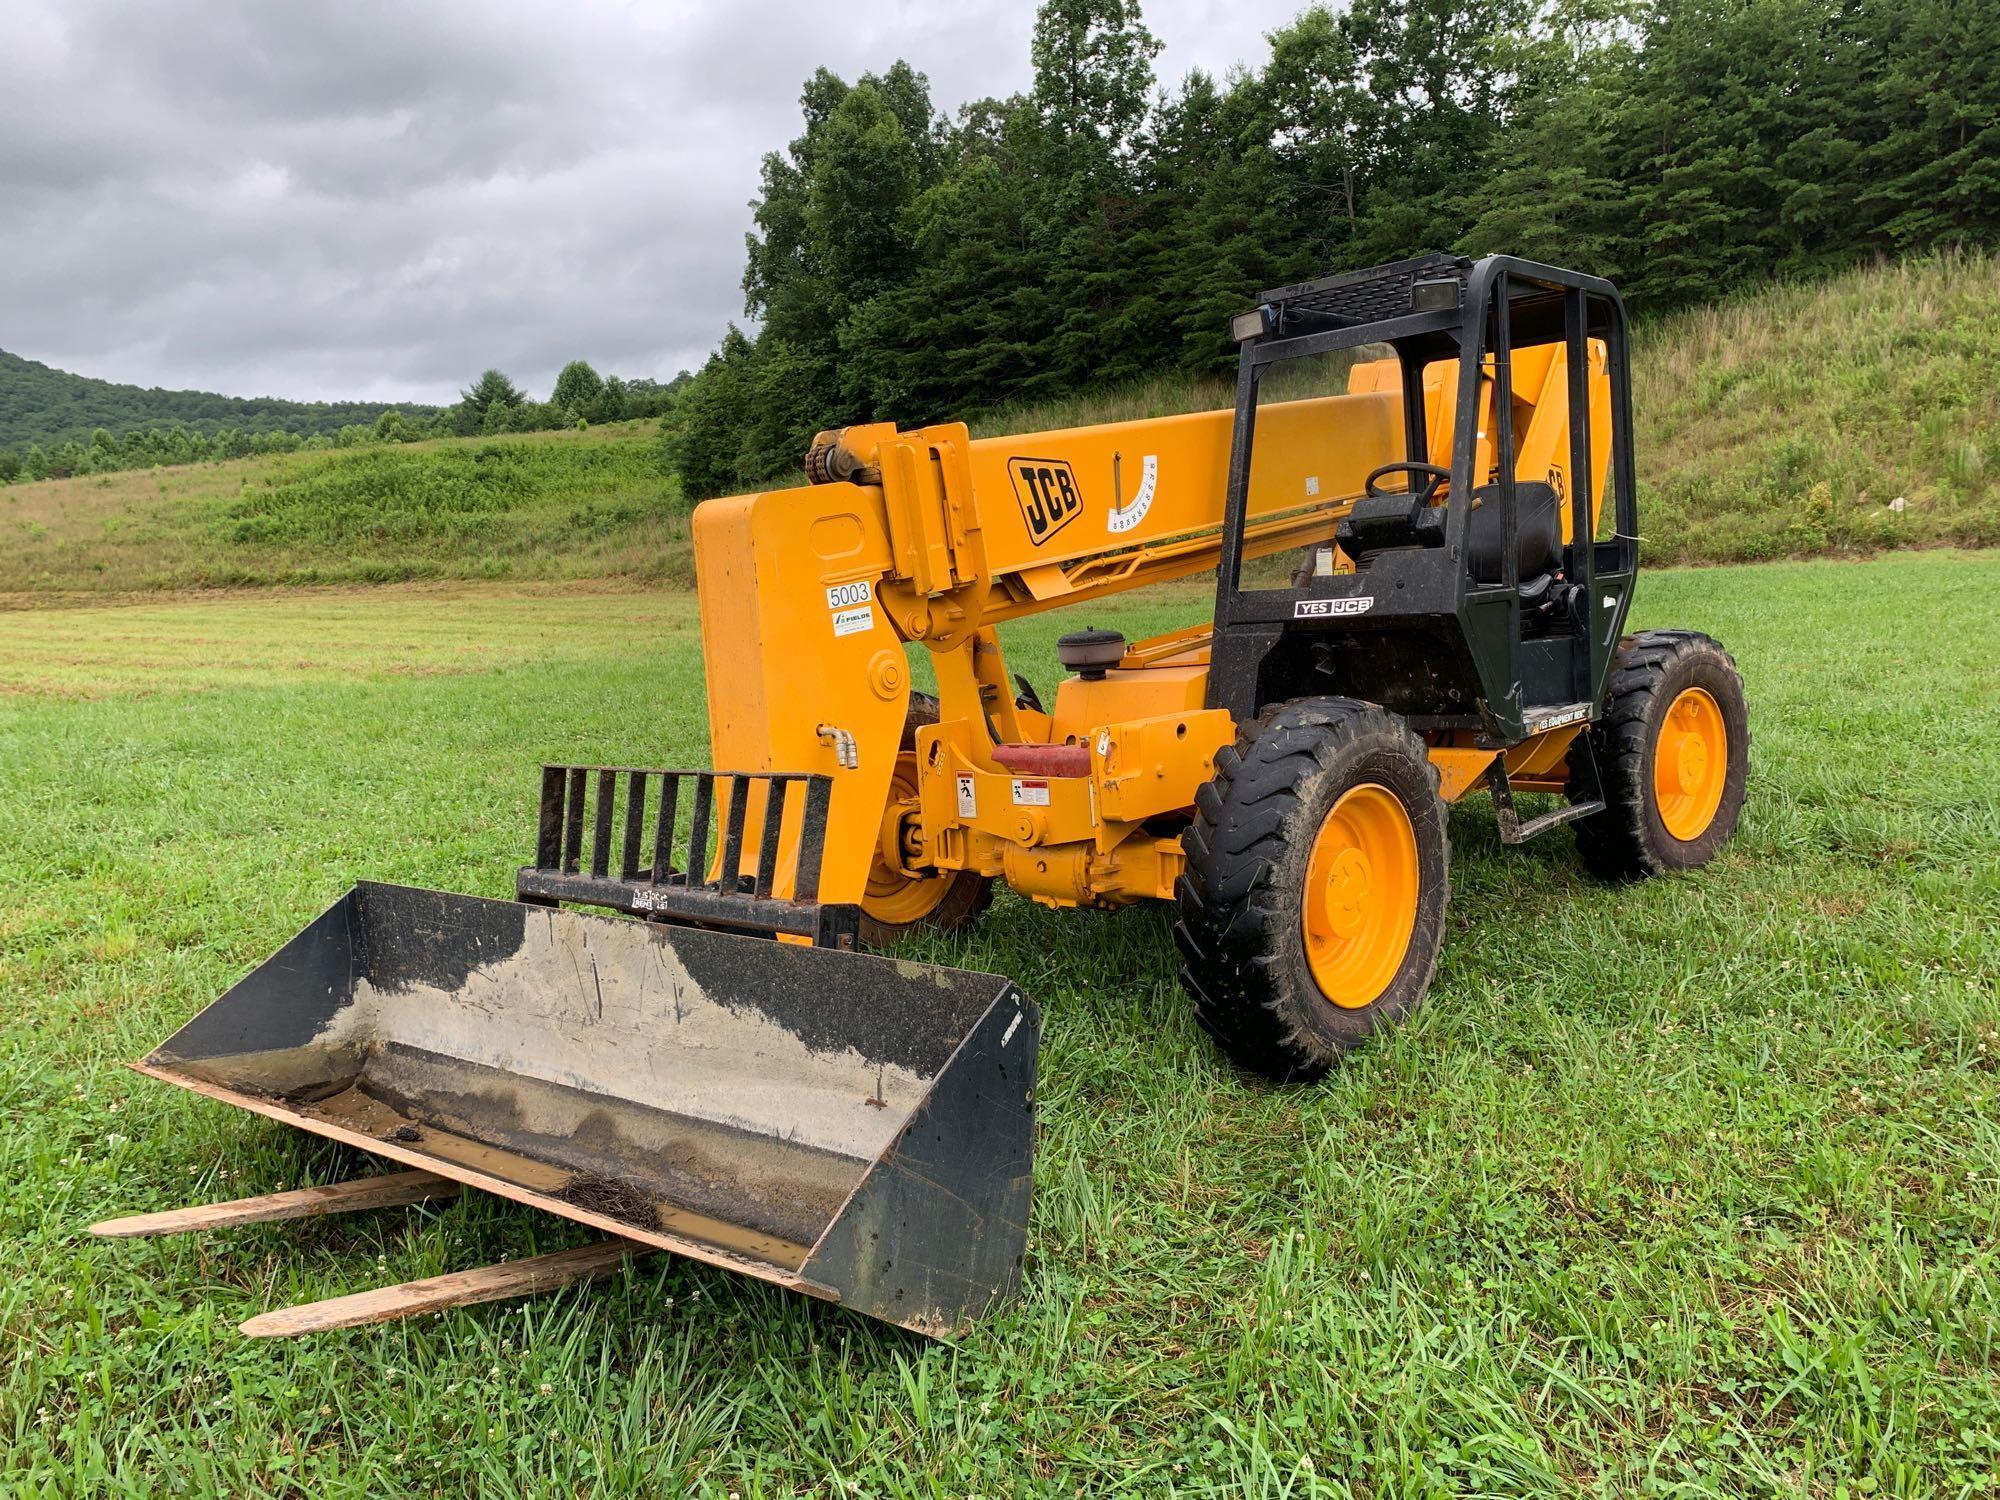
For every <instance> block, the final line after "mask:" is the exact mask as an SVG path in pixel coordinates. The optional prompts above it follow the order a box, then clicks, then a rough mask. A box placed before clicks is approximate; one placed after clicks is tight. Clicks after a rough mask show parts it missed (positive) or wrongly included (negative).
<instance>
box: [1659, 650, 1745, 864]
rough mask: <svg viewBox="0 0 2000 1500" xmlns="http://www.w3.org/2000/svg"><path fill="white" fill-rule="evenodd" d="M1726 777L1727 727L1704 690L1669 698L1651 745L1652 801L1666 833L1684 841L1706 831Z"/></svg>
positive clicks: (1727, 759)
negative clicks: (1664, 716)
mask: <svg viewBox="0 0 2000 1500" xmlns="http://www.w3.org/2000/svg"><path fill="white" fill-rule="evenodd" d="M1728 780H1729V731H1728V730H1727V729H1726V728H1725V727H1724V726H1723V722H1722V710H1721V708H1719V707H1718V706H1717V705H1716V701H1715V700H1714V699H1713V698H1711V697H1710V696H1709V695H1708V692H1707V690H1706V689H1704V688H1698V687H1692V688H1689V689H1687V690H1686V691H1685V692H1683V693H1682V694H1681V695H1680V696H1679V697H1678V698H1676V699H1674V701H1673V704H1672V705H1671V706H1670V707H1669V708H1668V709H1667V716H1666V718H1665V719H1664V720H1662V721H1661V723H1660V737H1659V740H1658V741H1657V742H1656V743H1655V744H1654V746H1653V800H1654V802H1655V803H1657V804H1658V805H1659V809H1660V822H1661V823H1662V824H1663V825H1665V827H1666V830H1667V832H1668V833H1670V834H1672V835H1673V836H1674V837H1675V838H1677V839H1679V840H1680V841H1681V842H1682V843H1686V842H1687V841H1688V840H1690V839H1697V838H1700V837H1701V836H1702V834H1703V833H1705V832H1707V831H1708V825H1709V824H1710V823H1712V822H1714V821H1715V810H1716V809H1717V808H1718V807H1720V806H1721V805H1722V789H1723V787H1724V785H1725V784H1726V783H1727V782H1728Z"/></svg>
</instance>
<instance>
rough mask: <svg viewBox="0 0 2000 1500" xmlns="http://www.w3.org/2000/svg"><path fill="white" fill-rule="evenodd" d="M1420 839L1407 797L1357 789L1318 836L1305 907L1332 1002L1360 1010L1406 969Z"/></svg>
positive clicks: (1371, 787) (1314, 960)
mask: <svg viewBox="0 0 2000 1500" xmlns="http://www.w3.org/2000/svg"><path fill="white" fill-rule="evenodd" d="M1419 879H1420V875H1419V869H1418V863H1417V836H1416V831H1415V829H1413V828H1412V827H1411V825H1410V815H1409V813H1408V811H1406V810H1405V808H1404V807H1403V803H1402V800H1401V799H1400V798H1398V797H1397V796H1396V794H1395V793H1394V792H1392V791H1390V790H1389V789H1388V788H1387V787H1385V786H1379V785H1377V784H1375V783H1373V782H1368V783H1365V784H1363V785H1361V786H1356V787H1350V788H1348V790H1347V791H1345V792H1343V793H1342V794H1341V796H1340V798H1339V799H1338V800H1337V801H1336V802H1335V803H1334V805H1333V809H1332V811H1330V812H1329V813H1328V814H1327V815H1326V821H1325V822H1323V823H1322V824H1321V825H1320V829H1319V832H1318V834H1317V835H1316V836H1315V837H1314V839H1313V846H1312V852H1311V854H1310V855H1309V856H1308V859H1307V863H1306V888H1305V891H1304V893H1303V894H1304V900H1303V901H1302V902H1301V916H1302V918H1303V922H1302V925H1303V927H1304V929H1305V945H1306V963H1307V966H1308V967H1309V968H1310V969H1311V970H1312V976H1313V981H1314V983H1316V984H1317V985H1318V986H1319V990H1320V993H1321V994H1322V995H1323V996H1324V997H1325V998H1326V1000H1327V1001H1328V1003H1330V1004H1333V1005H1337V1006H1340V1007H1341V1008H1342V1009H1346V1010H1359V1009H1361V1008H1363V1007H1365V1006H1368V1005H1372V1004H1374V1003H1375V1001H1376V1000H1378V999H1380V998H1381V996H1382V993H1383V991H1385V990H1387V989H1388V988H1389V986H1390V984H1391V983H1393V982H1394V980H1395V978H1396V973H1397V971H1398V970H1399V969H1401V968H1402V966H1403V956H1404V955H1405V954H1406V953H1407V952H1408V951H1409V947H1410V934H1411V933H1412V932H1413V931H1414V930H1415V927H1416V919H1417V889H1418V882H1419Z"/></svg>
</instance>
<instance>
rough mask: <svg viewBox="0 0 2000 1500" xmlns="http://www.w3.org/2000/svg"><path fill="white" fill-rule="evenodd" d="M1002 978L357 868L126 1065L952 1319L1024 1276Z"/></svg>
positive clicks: (728, 1263)
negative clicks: (297, 927)
mask: <svg viewBox="0 0 2000 1500" xmlns="http://www.w3.org/2000/svg"><path fill="white" fill-rule="evenodd" d="M1039 1040H1040V1018H1039V1015H1038V1013H1037V1011H1036V1008H1035V1006H1034V1004H1033V1002H1032V1001H1030V1000H1029V999H1028V998H1027V997H1026V996H1024V995H1023V994H1022V993H1021V992H1020V991H1019V990H1018V989H1017V988H1015V986H1014V985H1013V984H1012V983H1011V982H1010V981H1009V980H1006V979H1004V978H1000V977H997V976H995V975H990V974H977V973H972V972H968V971H965V970H960V969H951V968H944V967H939V966H935V965H927V964H914V963H906V962H901V961H898V960H894V959H889V958H879V957H875V956H872V955H867V954H858V953H852V952H840V951H836V950H832V949H827V948H816V947H809V946H805V945H803V944H800V943H796V942H783V941H773V940H770V939H765V938H755V937H742V936H737V935H733V934H729V933H723V932H713V931H705V930H701V929H697V928H689V927H669V926H663V925H660V924H658V923H653V922H641V921H633V920H630V919H626V918H619V917H600V916H587V915H584V914H582V913H578V912H573V911H568V910H562V909H559V908H555V907H544V906H532V905H527V904H523V903H518V902H508V901H491V900H485V899H482V898H479V897H473V896H456V895H449V894H445V893H443V892H438V891H426V890H416V889H412V888H409V887H406V886H394V885H380V884H374V883H363V884H360V885H357V886H355V887H354V889H353V890H351V891H349V892H348V893H347V894H346V895H345V896H343V897H341V899H340V900H339V901H337V902H336V903H335V904H334V905H333V906H332V907H330V908H329V909H328V910H327V911H326V912H325V913H324V914H323V915H321V916H320V917H319V918H318V919H317V920H316V921H314V922H313V923H312V925H310V926H309V927H307V928H306V929H305V931H303V932H301V933H300V934H299V935H298V936H297V937H295V938H293V939H292V940H291V942H289V943H287V944H286V945H285V946H284V948H282V949H281V950H279V952H278V953H277V954H276V955H274V956H273V957H272V958H271V959H270V960H269V961H267V962H266V963H264V964H263V965H262V966H261V967H259V968H257V969H256V970H254V971H253V972H252V973H251V974H249V975H248V976H247V977H246V978H244V979H243V980H242V981H241V982H240V983H239V984H237V985H236V986H235V987H234V988H232V989H231V990H230V991H229V992H228V993H227V994H225V995H223V996H222V998H221V999H219V1000H217V1001H216V1002H215V1003H214V1004H213V1005H211V1006H209V1007H208V1008H207V1009H206V1010H204V1011H202V1012H201V1013H200V1014H199V1015H197V1016H196V1017H195V1018H194V1019H193V1020H192V1021H190V1022H188V1024H187V1025H186V1026H184V1027H182V1028H181V1029H180V1031H178V1032H176V1033H175V1034H174V1035H173V1036H172V1037H170V1038H169V1039H168V1040H167V1041H166V1042H165V1043H163V1044H162V1045H161V1046H160V1047H159V1048H158V1049H157V1050H156V1051H154V1052H153V1053H152V1054H151V1055H150V1056H149V1057H147V1058H146V1060H145V1061H144V1062H143V1063H140V1064H137V1065H136V1066H137V1067H138V1068H139V1071H141V1072H144V1073H147V1074H150V1075H151V1076H153V1077H155V1078H161V1079H165V1080H166V1081H167V1082H169V1083H174V1084H178V1085H180V1086H182V1087H184V1088H189V1089H193V1090H194V1091H196V1092H197V1093H201V1094H205V1095H207V1096H209V1097H210V1098H215V1099H222V1100H224V1101H226V1102H228V1103H231V1104H235V1105H238V1106H240V1107H242V1108H244V1109H249V1110H253V1111H255V1112H256V1113H258V1114H262V1115H266V1116H269V1117H270V1118H272V1119H275V1120H282V1121H284V1122H285V1123H287V1124H290V1125H294V1126H297V1127H298V1128H300V1129H302V1130H307V1131H311V1132H313V1133H314V1134H316V1135H322V1136H327V1137H330V1138H331V1139H334V1140H338V1141H344V1142H346V1143H347V1144H349V1145H352V1146H356V1147H359V1148H361V1149H363V1150H366V1151H370V1152H373V1153H375V1154H377V1155H380V1156H384V1157H388V1158H391V1159H393V1160H396V1161H401V1162H404V1163H407V1164H408V1165H410V1166H413V1167H420V1168H423V1169H425V1170H428V1171H430V1172H434V1173H437V1174H439V1175H440V1176H443V1177H448V1178H452V1179H455V1180H456V1181H459V1182H462V1183H466V1184H468V1185H470V1186H472V1187H477V1188H482V1189H484V1190H486V1191H488V1192H493V1193H498V1194H500V1195H502V1196H503V1197H508V1198H513V1199H515V1200H517V1201H519V1202H522V1203H531V1204H534V1205H535V1206H537V1207H539V1208H544V1209H547V1210H548V1211H549V1212H551V1213H555V1214H561V1215H563V1216H564V1217H566V1218H570V1219H575V1220H577V1221H579V1222H581V1223H585V1224H591V1225H595V1226H596V1227H598V1228H600V1229H604V1230H608V1231H610V1232H611V1233H614V1234H617V1235H620V1236H623V1237H624V1238H626V1239H630V1240H636V1241H640V1242H642V1243H645V1244H649V1245H655V1246H658V1247H660V1248H662V1249H666V1250H671V1251H675V1252H677V1253H679V1254H681V1255H685V1256H688V1257H690V1258H692V1259H695V1260H699V1261H704V1262H706V1263H708V1264H711V1265H717V1266H724V1267H727V1268H728V1269H730V1270H734V1271H739V1272H741V1273H743V1274H744V1275H747V1276H754V1277H756V1278H758V1279H759V1280H761V1281H768V1282H772V1283H774V1284H776V1285H779V1286H783V1287H787V1288H789V1289H791V1290H794V1291H799V1292H804V1293H806V1294H808V1295H810V1296H814V1297H820V1298H824V1299H826V1300H828V1301H831V1302H837V1303H839V1304H841V1305H842V1306H844V1307H849V1308H853V1309H855V1310H856V1311H859V1312H864V1313H867V1314H868V1315H869V1316H871V1317H875V1318H881V1319H883V1320H885V1321H887V1322H890V1323H895V1324H899V1325H901V1326H903V1327H906V1328H912V1329H915V1330H917V1331H918V1332H921V1333H925V1334H929V1335H931V1336H933V1337H945V1336H948V1335H950V1334H952V1333H953V1332H955V1331H957V1330H959V1329H961V1328H963V1327H964V1326H965V1325H966V1324H968V1323H969V1322H970V1321H971V1320H973V1319H975V1318H977V1317H979V1316H980V1315H981V1314H982V1313H984V1312H986V1311H987V1310H988V1309H989V1308H991V1307H993V1306H995V1305H996V1304H998V1303H1000V1302H1002V1301H1004V1300H1006V1299H1008V1298H1009V1297H1011V1296H1012V1294H1013V1293H1014V1291H1015V1289H1016V1288H1017V1286H1018V1284H1019V1281H1020V1275H1021V1261H1022V1255H1023V1253H1024V1250H1025V1247H1026V1243H1027V1222H1028V1206H1029V1196H1030V1187H1031V1181H1032V1171H1031V1168H1032V1160H1033V1150H1034V1091H1035V1060H1036V1051H1037V1048H1038V1045H1039Z"/></svg>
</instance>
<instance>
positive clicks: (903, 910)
mask: <svg viewBox="0 0 2000 1500" xmlns="http://www.w3.org/2000/svg"><path fill="white" fill-rule="evenodd" d="M937 721H938V701H937V699H935V698H933V697H932V696H931V695H930V694H929V693H912V694H910V708H909V712H908V714H907V715H905V717H904V719H903V738H902V742H901V746H900V748H899V751H898V754H897V756H896V772H895V780H894V781H893V782H892V783H891V785H890V789H889V796H890V798H891V800H896V799H899V798H902V797H905V796H912V797H913V796H915V795H916V790H917V731H918V730H919V729H921V728H923V727H925V726H926V725H930V724H935V723H937ZM992 900H993V878H992V876H990V875H976V874H973V873H971V872H969V871H964V870H952V871H946V872H942V873H940V874H937V875H933V876H931V877H929V878H928V879H915V880H913V879H911V878H909V877H908V876H905V875H903V874H902V873H901V872H900V871H898V870H892V869H890V868H889V867H888V866H887V865H886V864H885V863H884V861H883V860H882V858H881V855H880V854H879V853H878V854H877V856H876V859H875V867H874V868H873V869H871V870H870V871H869V874H868V891H867V894H866V895H864V896H863V897H862V900H861V930H860V938H861V942H862V945H863V946H864V947H868V948H878V949H880V948H893V947H895V946H896V944H897V943H899V942H901V941H902V940H903V939H904V938H905V937H906V936H908V935H909V934H910V933H912V932H916V931H918V930H919V929H924V930H928V931H933V932H957V931H959V930H960V929H962V928H965V927H969V926H971V925H972V924H973V923H974V922H975V921H977V920H978V918H979V914H980V913H981V912H983V911H985V910H986V908H987V906H988V905H989V904H990V903H991V902H992Z"/></svg>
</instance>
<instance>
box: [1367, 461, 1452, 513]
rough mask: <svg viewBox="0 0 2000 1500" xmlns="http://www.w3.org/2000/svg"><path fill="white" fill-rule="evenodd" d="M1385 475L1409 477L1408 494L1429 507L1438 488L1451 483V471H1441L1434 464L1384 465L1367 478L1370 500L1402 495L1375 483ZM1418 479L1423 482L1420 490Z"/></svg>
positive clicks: (1398, 491) (1397, 491)
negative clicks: (1404, 475) (1405, 475)
mask: <svg viewBox="0 0 2000 1500" xmlns="http://www.w3.org/2000/svg"><path fill="white" fill-rule="evenodd" d="M1385 474H1407V475H1409V476H1410V487H1409V493H1411V494H1414V495H1415V496H1416V497H1417V499H1418V500H1419V501H1420V502H1421V503H1423V504H1425V505H1429V504H1430V503H1431V497H1432V496H1433V495H1435V494H1436V493H1437V492H1438V489H1439V487H1440V486H1443V485H1447V484H1450V483H1451V470H1449V469H1441V468H1439V467H1438V466H1437V465H1436V464H1419V463H1396V464H1384V465H1382V467H1381V468H1379V469H1377V470H1375V471H1374V472H1373V473H1372V474H1370V475H1369V476H1368V479H1367V487H1368V493H1369V496H1370V497H1371V498H1374V497H1379V496H1382V495H1391V494H1396V495H1400V494H1402V493H1404V492H1403V491H1402V490H1385V489H1383V488H1381V486H1380V485H1379V484H1378V483H1377V481H1378V480H1380V479H1381V478H1382V476H1383V475H1385ZM1420 479H1421V480H1422V481H1424V487H1423V488H1422V489H1421V490H1420V489H1418V488H1417V481H1418V480H1420Z"/></svg>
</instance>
